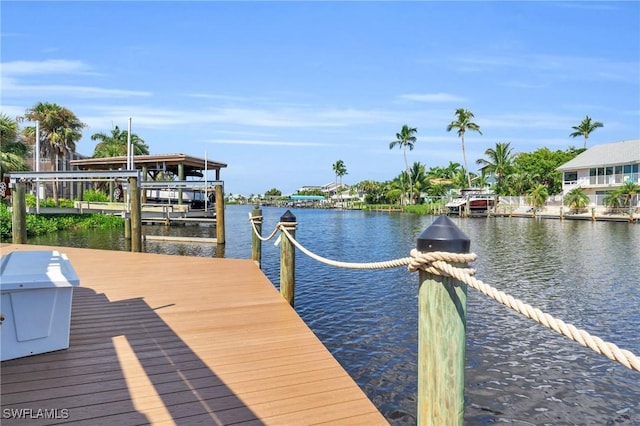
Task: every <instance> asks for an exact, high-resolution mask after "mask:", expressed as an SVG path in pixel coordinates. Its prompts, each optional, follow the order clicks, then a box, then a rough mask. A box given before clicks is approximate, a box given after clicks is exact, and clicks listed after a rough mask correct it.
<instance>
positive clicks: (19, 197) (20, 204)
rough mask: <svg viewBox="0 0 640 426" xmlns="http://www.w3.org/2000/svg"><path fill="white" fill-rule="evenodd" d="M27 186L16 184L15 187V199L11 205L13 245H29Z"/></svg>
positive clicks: (21, 183) (22, 183)
mask: <svg viewBox="0 0 640 426" xmlns="http://www.w3.org/2000/svg"><path fill="white" fill-rule="evenodd" d="M26 186H27V185H26V184H25V183H24V182H16V184H15V186H14V187H13V191H12V192H13V194H12V195H13V199H12V204H11V210H12V219H13V223H12V224H11V241H12V242H13V244H26V243H27V199H26V193H27V189H26Z"/></svg>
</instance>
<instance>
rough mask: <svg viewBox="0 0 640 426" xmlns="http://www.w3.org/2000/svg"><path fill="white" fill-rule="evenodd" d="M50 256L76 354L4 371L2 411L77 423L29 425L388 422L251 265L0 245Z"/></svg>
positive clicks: (19, 363)
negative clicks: (69, 292)
mask: <svg viewBox="0 0 640 426" xmlns="http://www.w3.org/2000/svg"><path fill="white" fill-rule="evenodd" d="M52 249H57V250H59V251H61V252H63V253H65V254H67V256H68V257H69V259H70V261H71V264H72V265H73V267H74V269H75V270H76V273H77V274H78V276H79V278H80V287H78V288H75V289H74V296H73V307H72V318H71V334H70V345H71V346H70V348H69V349H67V350H62V351H56V352H51V353H47V354H40V355H36V356H31V357H25V358H20V359H16V360H9V361H5V362H2V365H1V367H2V368H1V369H0V375H1V377H0V378H1V380H2V389H1V392H2V405H3V407H2V408H3V409H14V410H15V409H32V410H37V409H49V410H54V409H57V410H61V409H66V410H68V411H67V412H68V418H65V419H42V418H29V419H28V423H29V424H35V425H38V424H56V423H65V424H67V423H69V424H90V425H93V424H119V425H128V424H131V425H133V424H149V423H152V424H186V423H188V424H199V423H202V424H230V423H238V424H247V425H251V424H261V425H264V424H274V425H290V424H296V425H306V424H316V423H322V422H324V423H326V424H345V425H349V424H366V425H376V424H387V422H386V420H385V419H384V418H383V417H382V415H381V414H380V413H379V412H378V411H377V410H376V408H375V407H374V406H373V404H372V403H371V402H370V401H369V400H368V399H367V398H366V396H365V395H364V393H363V392H362V391H361V390H360V389H359V388H358V386H357V385H356V384H355V382H354V381H353V379H352V378H351V377H349V376H348V375H347V374H346V372H345V371H344V369H343V368H342V367H341V366H340V365H339V364H338V362H337V361H336V360H335V359H334V358H333V357H332V356H331V354H330V353H329V352H328V351H327V349H326V348H325V347H324V346H323V345H322V343H321V342H320V341H319V340H318V338H317V337H316V336H315V335H314V334H313V333H312V332H311V330H310V329H309V328H308V327H307V326H306V324H304V322H303V321H302V320H301V319H300V318H299V316H298V315H297V314H296V312H295V311H294V310H293V309H292V308H291V307H290V306H289V305H288V304H287V303H286V301H284V300H283V299H282V298H281V297H280V295H279V294H278V292H277V290H276V289H275V287H274V286H273V285H272V284H271V283H270V282H269V280H268V279H267V278H266V277H265V276H264V274H263V273H262V271H260V269H259V268H258V267H257V266H256V265H255V264H254V262H253V261H251V260H248V259H247V260H241V259H217V258H197V257H181V256H168V255H157V254H146V253H130V252H115V251H103V250H87V249H79V248H66V247H65V248H56V247H41V246H31V245H2V246H0V250H1V252H2V253H3V254H5V253H8V252H10V251H14V250H52ZM22 414H25V412H22ZM5 417H6V416H5ZM2 424H3V425H5V424H8V425H10V424H25V420H24V419H23V420H18V419H15V418H14V419H7V418H4V419H3V421H2Z"/></svg>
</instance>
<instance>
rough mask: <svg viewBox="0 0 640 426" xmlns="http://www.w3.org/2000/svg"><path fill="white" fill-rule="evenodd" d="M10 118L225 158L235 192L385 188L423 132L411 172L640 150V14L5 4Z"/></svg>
mask: <svg viewBox="0 0 640 426" xmlns="http://www.w3.org/2000/svg"><path fill="white" fill-rule="evenodd" d="M0 8H1V10H0V13H1V24H2V26H1V31H2V39H1V42H2V46H1V47H2V50H1V60H2V69H1V83H2V86H1V94H2V99H1V107H2V112H3V113H5V114H8V115H10V116H17V115H21V114H24V111H25V110H26V109H27V108H29V107H31V106H33V105H34V104H36V103H37V102H39V101H45V102H55V103H58V104H60V105H62V106H65V107H67V108H69V109H71V110H72V111H73V112H74V113H75V114H76V115H77V116H78V117H79V118H80V119H81V120H82V121H83V122H85V123H87V124H88V126H89V127H88V128H87V129H85V131H84V137H83V139H82V140H81V141H80V142H79V143H78V145H77V146H78V151H79V152H80V153H82V154H85V155H91V154H92V153H93V149H94V147H95V142H93V141H91V139H90V137H91V135H92V134H94V133H98V132H109V131H110V129H111V128H112V126H113V125H118V126H120V128H123V129H126V126H127V120H128V117H131V118H132V131H133V133H135V134H137V135H138V136H140V137H142V138H143V139H145V141H146V142H147V144H148V145H149V147H150V151H151V153H154V154H160V153H177V152H181V153H185V154H190V155H195V156H199V157H204V156H205V152H206V153H207V155H208V158H210V159H212V160H216V161H220V162H224V163H227V164H228V168H227V169H223V171H222V176H221V177H222V179H223V180H224V181H225V192H227V193H232V194H238V193H240V194H244V195H249V194H258V193H263V192H264V191H266V190H268V189H270V188H274V187H275V188H277V189H280V190H281V191H283V193H291V192H294V191H295V190H296V189H297V188H299V187H301V186H303V185H322V184H325V183H328V182H332V181H333V180H334V174H333V170H332V164H333V163H335V162H336V161H337V160H343V161H344V163H345V165H346V168H347V172H348V174H347V175H346V176H344V178H343V181H344V182H345V183H348V184H355V183H357V182H359V181H361V180H365V179H373V180H378V181H385V180H390V179H392V178H394V177H395V176H397V175H398V174H399V173H400V172H401V171H402V170H403V169H404V161H403V158H402V150H400V149H394V150H389V143H390V142H391V141H393V140H395V134H396V133H397V132H398V131H399V130H400V128H401V127H402V125H403V124H408V125H410V126H411V127H416V128H417V129H418V133H417V137H418V140H417V142H416V145H415V149H414V150H413V151H410V152H408V153H407V155H408V160H409V162H414V161H419V162H421V163H423V164H425V165H427V167H430V166H438V165H442V166H446V165H447V164H448V163H449V161H454V162H458V163H460V164H462V162H463V161H462V152H461V147H460V140H459V139H458V138H457V136H456V134H455V132H451V133H448V132H447V131H446V126H447V125H448V124H449V123H450V122H451V121H452V120H453V119H454V118H455V117H454V111H455V110H456V108H460V107H463V108H467V109H470V110H471V111H473V112H474V113H475V116H476V117H475V121H476V123H478V125H480V127H481V130H482V132H483V135H477V134H467V136H466V138H465V142H466V147H467V156H468V159H469V164H470V169H471V170H472V171H475V170H476V165H475V160H476V159H478V158H482V157H483V153H484V151H485V150H486V149H487V148H490V147H493V146H495V143H496V142H511V146H512V147H513V148H514V150H515V151H516V152H531V151H533V150H535V149H537V148H540V147H548V148H550V149H552V150H556V149H561V150H564V149H567V148H568V147H569V146H572V145H573V146H576V147H581V146H582V144H583V140H582V139H572V138H570V137H569V133H571V131H572V130H571V126H574V125H577V124H579V123H580V121H581V120H582V119H583V118H584V117H585V115H587V114H588V115H589V116H591V117H592V118H593V119H594V120H596V121H601V122H603V123H604V127H603V128H600V129H597V130H596V131H594V132H593V133H592V135H591V137H590V139H589V146H592V145H595V144H600V143H607V142H615V141H620V140H628V139H638V138H640V2H637V1H627V2H614V1H607V2H586V1H583V2H551V1H549V2H502V1H495V2H480V1H477V2H457V1H452V2H207V1H199V2H152V1H147V2H127V1H121V2H98V1H95V2H89V1H85V2H80V1H79V2H52V1H47V2H31V1H6V0H3V1H2V4H1V5H0Z"/></svg>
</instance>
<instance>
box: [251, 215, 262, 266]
mask: <svg viewBox="0 0 640 426" xmlns="http://www.w3.org/2000/svg"><path fill="white" fill-rule="evenodd" d="M251 221H252V223H253V226H252V228H253V227H255V228H256V232H253V229H252V230H251V259H252V260H253V261H254V262H255V263H256V265H258V268H260V264H261V263H262V240H261V239H260V236H262V210H261V209H260V208H258V206H256V207H255V208H254V209H253V210H252V211H251ZM256 233H257V235H256Z"/></svg>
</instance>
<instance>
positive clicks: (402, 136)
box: [389, 124, 418, 199]
mask: <svg viewBox="0 0 640 426" xmlns="http://www.w3.org/2000/svg"><path fill="white" fill-rule="evenodd" d="M416 133H418V129H417V128H415V127H409V126H408V125H406V124H405V125H403V126H402V129H401V130H400V132H399V133H396V140H395V141H393V142H391V143H390V144H389V149H393V148H394V147H395V146H396V145H397V146H398V147H400V148H402V153H403V155H404V165H405V167H406V170H407V175H408V176H409V191H410V196H409V199H413V189H412V186H413V184H412V182H411V173H410V172H409V163H408V162H407V148H409V151H412V150H413V146H414V144H415V143H416V141H417V138H416V137H415V134H416Z"/></svg>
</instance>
